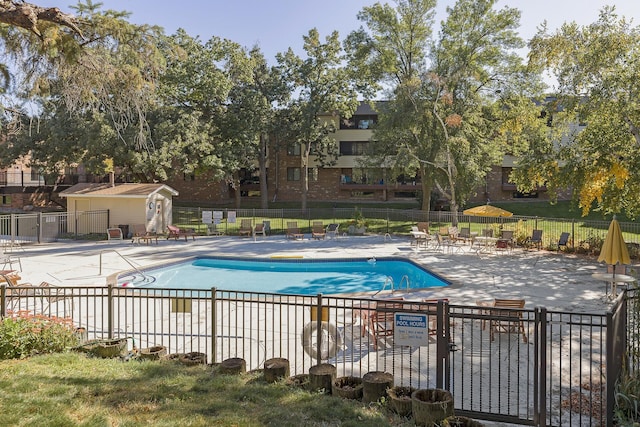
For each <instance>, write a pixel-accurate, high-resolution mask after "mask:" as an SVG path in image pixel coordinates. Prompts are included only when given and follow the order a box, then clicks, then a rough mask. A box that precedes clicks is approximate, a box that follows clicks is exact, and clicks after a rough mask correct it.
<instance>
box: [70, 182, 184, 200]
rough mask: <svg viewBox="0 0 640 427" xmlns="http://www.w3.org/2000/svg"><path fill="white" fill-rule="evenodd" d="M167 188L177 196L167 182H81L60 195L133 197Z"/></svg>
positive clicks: (146, 195)
mask: <svg viewBox="0 0 640 427" xmlns="http://www.w3.org/2000/svg"><path fill="white" fill-rule="evenodd" d="M163 189H164V190H167V191H168V192H169V193H171V195H172V196H177V195H178V192H177V191H176V190H174V189H173V188H171V187H169V186H168V185H165V184H115V185H111V184H109V183H101V184H93V183H81V184H76V185H74V186H72V187H69V188H67V189H66V190H64V191H61V192H60V196H62V197H68V196H83V197H131V198H143V197H144V198H146V197H149V196H150V195H152V194H154V193H157V192H159V191H161V190H163Z"/></svg>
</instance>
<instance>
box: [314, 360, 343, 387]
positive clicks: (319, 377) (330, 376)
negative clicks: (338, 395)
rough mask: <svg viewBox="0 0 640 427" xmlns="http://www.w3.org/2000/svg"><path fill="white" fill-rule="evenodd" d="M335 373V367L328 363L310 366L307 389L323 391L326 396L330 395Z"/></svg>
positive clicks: (336, 371)
mask: <svg viewBox="0 0 640 427" xmlns="http://www.w3.org/2000/svg"><path fill="white" fill-rule="evenodd" d="M337 373H338V370H337V369H336V367H335V366H333V365H332V364H330V363H321V364H319V365H315V366H312V367H311V368H309V389H310V390H324V392H325V393H326V394H330V393H331V387H332V384H333V381H335V379H336V375H337Z"/></svg>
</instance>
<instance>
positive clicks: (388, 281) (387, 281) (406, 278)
mask: <svg viewBox="0 0 640 427" xmlns="http://www.w3.org/2000/svg"><path fill="white" fill-rule="evenodd" d="M404 282H407V287H406V289H407V290H409V289H410V288H411V283H410V281H409V276H407V275H406V274H405V275H404V276H402V278H401V279H400V283H399V284H398V288H397V289H396V287H395V284H394V282H393V277H391V276H387V277H386V278H385V279H384V284H383V285H382V289H380V290H379V291H378V292H376V293H375V294H373V296H376V295H378V294H379V293H380V292H382V291H385V290H387V286H389V290H390V291H391V292H395V291H399V290H400V289H402V284H403V283H404Z"/></svg>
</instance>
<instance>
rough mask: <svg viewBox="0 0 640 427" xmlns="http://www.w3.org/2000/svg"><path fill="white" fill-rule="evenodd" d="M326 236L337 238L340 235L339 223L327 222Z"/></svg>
mask: <svg viewBox="0 0 640 427" xmlns="http://www.w3.org/2000/svg"><path fill="white" fill-rule="evenodd" d="M325 233H326V235H327V236H329V237H332V238H334V239H337V238H338V236H340V224H329V225H327V228H326V230H325Z"/></svg>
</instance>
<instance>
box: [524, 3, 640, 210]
mask: <svg viewBox="0 0 640 427" xmlns="http://www.w3.org/2000/svg"><path fill="white" fill-rule="evenodd" d="M639 43H640V31H639V27H633V26H631V22H630V21H628V20H626V19H625V18H620V17H618V15H617V14H616V13H615V9H614V8H613V7H610V6H606V7H604V8H603V9H602V10H601V12H600V16H599V18H598V20H597V21H596V22H594V23H592V24H589V25H585V26H578V25H577V24H576V23H575V22H574V23H565V24H564V25H563V26H562V27H561V28H560V29H559V30H557V31H556V32H554V33H549V32H548V31H547V28H546V27H541V28H540V30H539V32H538V34H536V36H535V37H534V38H533V39H532V40H531V43H530V47H531V52H530V66H531V68H532V69H535V70H536V71H537V72H550V73H551V74H552V75H553V76H554V77H555V78H556V79H557V81H558V85H557V87H558V89H557V92H556V93H554V94H553V95H554V97H553V98H552V100H551V102H549V103H548V105H547V107H546V108H547V109H548V111H549V112H550V113H552V114H553V117H552V121H551V124H552V125H553V127H554V128H556V129H557V130H559V131H561V132H562V133H563V135H562V138H559V137H556V138H555V139H552V140H551V141H552V142H554V143H553V144H550V143H549V141H546V142H545V141H538V142H537V143H532V145H531V147H530V149H529V150H528V151H527V153H526V155H524V157H523V160H522V164H523V166H524V170H523V171H522V173H520V175H519V176H518V184H520V185H522V184H523V183H525V182H526V181H527V180H528V181H530V182H537V183H539V182H545V183H547V186H548V187H549V188H551V189H554V188H567V187H572V188H573V189H574V197H575V199H576V200H578V201H579V203H580V206H581V208H582V210H583V213H584V214H585V215H586V214H587V213H589V211H590V210H592V209H593V208H595V209H596V210H599V211H601V212H603V213H605V214H610V213H621V212H625V213H626V214H627V216H629V217H630V218H635V217H637V216H638V215H640V191H638V189H639V188H640V173H639V172H638V171H639V170H640V168H639V165H640V132H638V129H639V128H640V114H639V111H640V86H639V85H638V81H640V55H639V53H638V51H637V49H635V47H636V46H637V45H638V44H639ZM578 125H580V127H578ZM558 142H561V143H558ZM541 153H544V156H540V154H541ZM523 188H524V187H523Z"/></svg>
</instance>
